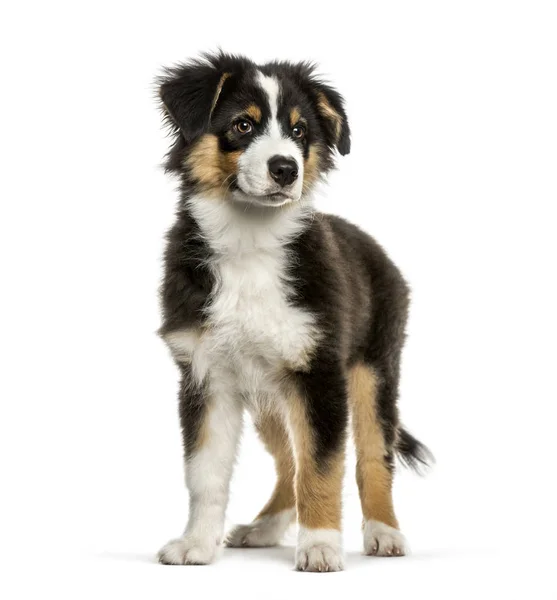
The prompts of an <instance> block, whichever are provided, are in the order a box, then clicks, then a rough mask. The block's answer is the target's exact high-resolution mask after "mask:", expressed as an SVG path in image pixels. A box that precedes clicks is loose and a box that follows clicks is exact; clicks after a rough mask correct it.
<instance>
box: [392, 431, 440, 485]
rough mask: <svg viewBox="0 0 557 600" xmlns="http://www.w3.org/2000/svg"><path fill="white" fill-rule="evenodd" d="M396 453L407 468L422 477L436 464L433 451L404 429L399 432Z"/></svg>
mask: <svg viewBox="0 0 557 600" xmlns="http://www.w3.org/2000/svg"><path fill="white" fill-rule="evenodd" d="M395 451H396V454H397V456H398V458H399V459H400V461H401V462H402V464H403V465H404V466H405V467H408V468H409V469H412V470H413V471H415V472H416V473H419V474H420V475H424V474H425V473H426V472H427V470H428V469H429V468H430V467H431V466H432V465H433V464H434V463H435V457H434V456H433V454H432V452H431V450H430V449H429V448H428V447H427V446H426V445H425V444H422V442H420V441H418V440H417V439H416V438H415V437H414V436H413V435H412V434H410V433H408V431H406V429H404V428H402V427H400V428H399V430H398V440H397V442H396V446H395Z"/></svg>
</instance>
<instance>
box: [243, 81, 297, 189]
mask: <svg viewBox="0 0 557 600" xmlns="http://www.w3.org/2000/svg"><path fill="white" fill-rule="evenodd" d="M257 79H258V82H259V85H260V86H261V88H262V89H263V91H264V92H265V95H266V96H267V99H268V102H269V106H270V108H271V115H270V118H269V121H268V123H267V126H266V129H265V131H264V132H263V134H262V135H260V136H258V137H257V138H256V139H255V140H254V141H253V143H251V144H250V145H249V147H248V149H247V150H246V151H245V152H244V153H243V154H242V156H241V158H240V160H239V163H238V185H239V187H240V189H241V190H242V191H243V192H244V193H245V194H247V195H249V196H264V195H266V194H273V193H276V192H285V193H287V194H288V195H289V196H290V198H291V199H292V200H299V199H300V196H301V195H302V183H303V179H304V157H303V155H302V152H301V150H300V147H299V146H298V144H296V142H294V140H293V139H291V138H290V137H288V136H287V134H286V133H283V131H282V129H281V127H280V124H279V122H278V120H277V113H278V103H279V97H280V85H279V82H278V80H277V79H276V78H274V77H268V76H267V75H263V73H261V72H259V73H258V76H257ZM273 156H284V157H287V158H293V159H294V160H295V161H296V163H297V164H298V178H297V179H296V180H295V182H294V183H293V184H292V185H291V186H289V187H288V188H281V187H280V186H279V184H277V183H276V182H275V181H274V180H273V179H272V178H271V176H270V174H269V164H268V163H269V159H270V158H272V157H273Z"/></svg>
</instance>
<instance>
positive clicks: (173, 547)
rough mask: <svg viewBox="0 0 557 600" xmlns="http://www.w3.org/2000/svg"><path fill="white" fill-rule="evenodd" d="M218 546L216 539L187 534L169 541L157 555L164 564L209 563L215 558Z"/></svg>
mask: <svg viewBox="0 0 557 600" xmlns="http://www.w3.org/2000/svg"><path fill="white" fill-rule="evenodd" d="M218 548H219V546H218V545H217V543H216V542H215V541H214V540H200V539H194V538H190V537H187V536H185V537H182V538H178V539H177V540H171V541H170V542H168V544H166V546H164V547H163V548H162V549H161V550H160V552H159V553H158V555H157V557H158V560H159V562H160V563H162V564H164V565H208V564H209V563H211V562H213V560H214V559H215V557H216V555H217V551H218Z"/></svg>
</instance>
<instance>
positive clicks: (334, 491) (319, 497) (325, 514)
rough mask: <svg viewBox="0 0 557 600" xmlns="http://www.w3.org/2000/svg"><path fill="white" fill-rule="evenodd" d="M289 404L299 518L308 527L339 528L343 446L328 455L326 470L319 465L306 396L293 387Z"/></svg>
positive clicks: (301, 523)
mask: <svg viewBox="0 0 557 600" xmlns="http://www.w3.org/2000/svg"><path fill="white" fill-rule="evenodd" d="M288 404H289V422H290V427H291V429H292V436H293V438H294V452H295V457H296V481H295V488H296V505H297V511H298V522H299V523H300V525H303V526H304V527H307V528H309V529H338V530H340V526H341V517H342V507H341V496H342V479H343V476H344V447H342V449H340V450H339V452H337V453H336V454H335V455H333V456H331V457H330V458H329V459H328V462H327V465H326V468H325V470H324V469H323V468H321V469H319V468H318V465H317V464H316V463H315V460H314V440H313V435H312V432H311V429H310V425H309V423H308V417H307V414H306V410H305V408H304V400H303V398H301V397H300V395H299V394H298V393H297V392H296V391H292V392H291V393H290V394H289V396H288Z"/></svg>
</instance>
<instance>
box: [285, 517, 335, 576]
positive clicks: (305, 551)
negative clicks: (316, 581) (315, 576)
mask: <svg viewBox="0 0 557 600" xmlns="http://www.w3.org/2000/svg"><path fill="white" fill-rule="evenodd" d="M296 569H298V571H311V572H319V573H326V572H328V571H342V570H343V569H344V556H343V552H342V545H341V537H340V532H339V531H336V530H334V529H306V528H305V527H300V533H299V534H298V545H297V547H296Z"/></svg>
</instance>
